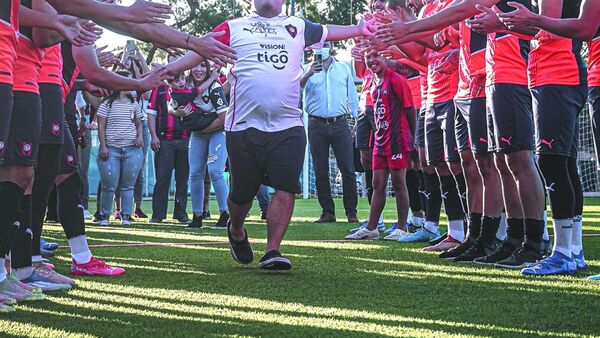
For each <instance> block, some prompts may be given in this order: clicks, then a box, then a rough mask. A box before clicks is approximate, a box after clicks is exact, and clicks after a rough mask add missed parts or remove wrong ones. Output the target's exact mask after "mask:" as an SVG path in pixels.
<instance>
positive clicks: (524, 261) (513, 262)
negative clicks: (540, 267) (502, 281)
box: [495, 244, 544, 269]
mask: <svg viewBox="0 0 600 338" xmlns="http://www.w3.org/2000/svg"><path fill="white" fill-rule="evenodd" d="M543 258H544V257H543V255H542V253H541V252H539V251H537V250H535V249H533V248H531V247H530V246H528V245H527V244H523V245H522V246H521V247H520V248H518V249H517V250H515V251H514V252H513V253H512V255H510V257H508V258H507V259H505V260H502V261H500V262H498V263H496V264H495V266H496V267H497V268H504V269H523V268H526V267H527V266H529V265H531V264H534V263H536V262H537V261H540V260H542V259H543Z"/></svg>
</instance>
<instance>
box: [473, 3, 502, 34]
mask: <svg viewBox="0 0 600 338" xmlns="http://www.w3.org/2000/svg"><path fill="white" fill-rule="evenodd" d="M476 7H477V9H478V10H480V11H481V12H482V13H481V14H479V15H477V16H475V18H474V19H471V20H468V21H467V24H468V25H469V26H470V27H471V29H472V30H474V31H475V32H477V33H480V34H489V33H494V32H497V31H499V30H501V29H504V28H505V26H504V24H503V23H502V21H500V18H498V14H500V13H501V12H500V10H499V9H498V7H496V6H494V7H492V8H488V7H485V6H481V5H476Z"/></svg>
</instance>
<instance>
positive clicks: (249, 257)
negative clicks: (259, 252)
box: [227, 223, 254, 264]
mask: <svg viewBox="0 0 600 338" xmlns="http://www.w3.org/2000/svg"><path fill="white" fill-rule="evenodd" d="M230 227H231V223H227V237H228V238H229V247H230V249H231V250H230V251H231V257H233V259H234V260H235V261H236V262H238V263H240V264H250V263H252V261H253V260H254V251H252V246H251V245H250V242H249V241H248V232H247V231H246V229H244V239H243V240H241V241H236V240H234V239H233V238H232V237H231V232H230V231H229V228H230Z"/></svg>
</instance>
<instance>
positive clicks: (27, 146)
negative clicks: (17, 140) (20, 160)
mask: <svg viewBox="0 0 600 338" xmlns="http://www.w3.org/2000/svg"><path fill="white" fill-rule="evenodd" d="M32 153H33V143H31V142H29V141H25V142H21V154H22V155H23V156H27V157H29V156H31V154H32Z"/></svg>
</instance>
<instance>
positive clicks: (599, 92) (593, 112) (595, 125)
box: [588, 87, 600, 170]
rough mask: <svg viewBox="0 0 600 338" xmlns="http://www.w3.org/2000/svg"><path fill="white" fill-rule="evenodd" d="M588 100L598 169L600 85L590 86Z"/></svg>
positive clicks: (599, 162) (599, 163) (599, 167)
mask: <svg viewBox="0 0 600 338" xmlns="http://www.w3.org/2000/svg"><path fill="white" fill-rule="evenodd" d="M588 102H589V103H590V116H591V117H592V131H593V134H594V146H595V147H596V155H597V156H598V159H599V161H597V162H596V163H597V164H598V170H600V151H599V150H600V87H590V88H589V90H588Z"/></svg>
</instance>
